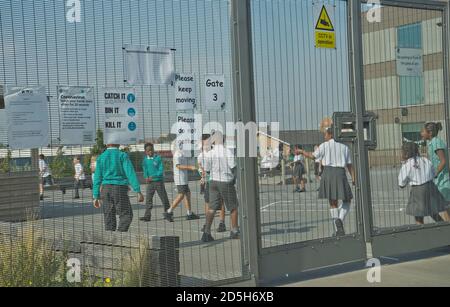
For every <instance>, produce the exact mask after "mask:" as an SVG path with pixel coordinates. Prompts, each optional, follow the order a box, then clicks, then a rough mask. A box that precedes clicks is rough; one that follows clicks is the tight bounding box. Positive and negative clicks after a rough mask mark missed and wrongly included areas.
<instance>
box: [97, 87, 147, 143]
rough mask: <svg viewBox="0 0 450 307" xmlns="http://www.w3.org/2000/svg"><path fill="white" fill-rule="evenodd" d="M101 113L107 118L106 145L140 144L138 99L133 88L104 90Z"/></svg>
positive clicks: (105, 127) (105, 128)
mask: <svg viewBox="0 0 450 307" xmlns="http://www.w3.org/2000/svg"><path fill="white" fill-rule="evenodd" d="M102 93H103V94H102V97H103V103H102V106H101V109H100V112H101V113H103V115H104V118H105V124H104V127H103V128H104V141H105V144H118V145H134V144H136V143H137V142H138V137H139V130H140V127H139V121H138V116H139V114H138V107H137V104H138V98H137V97H136V92H135V90H134V89H132V88H112V89H103V91H102Z"/></svg>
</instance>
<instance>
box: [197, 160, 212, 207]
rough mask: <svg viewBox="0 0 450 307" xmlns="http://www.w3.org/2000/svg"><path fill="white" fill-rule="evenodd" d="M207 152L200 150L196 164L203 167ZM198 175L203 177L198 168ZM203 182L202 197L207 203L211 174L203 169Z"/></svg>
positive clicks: (208, 201) (208, 200)
mask: <svg viewBox="0 0 450 307" xmlns="http://www.w3.org/2000/svg"><path fill="white" fill-rule="evenodd" d="M207 154H208V153H207V152H201V153H200V154H199V156H198V158H197V162H198V165H200V166H201V167H204V165H205V159H206V157H207ZM198 172H199V174H200V176H202V177H203V173H202V170H201V169H200V170H199V171H198ZM205 173H206V174H205V184H204V186H203V187H202V192H203V197H204V200H205V203H207V204H209V203H210V197H209V184H210V182H211V176H210V174H209V173H208V172H206V171H205Z"/></svg>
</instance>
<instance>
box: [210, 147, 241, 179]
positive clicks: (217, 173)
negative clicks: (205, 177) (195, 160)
mask: <svg viewBox="0 0 450 307" xmlns="http://www.w3.org/2000/svg"><path fill="white" fill-rule="evenodd" d="M204 161H205V164H204V165H203V168H204V169H205V171H207V172H209V173H210V178H211V181H216V182H226V183H230V182H233V181H234V174H233V169H234V168H236V160H235V158H234V154H233V152H232V151H231V150H230V149H228V148H225V147H224V146H223V145H216V146H214V148H213V149H212V150H211V151H210V152H208V153H207V154H206V155H205V159H204Z"/></svg>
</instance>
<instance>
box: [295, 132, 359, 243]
mask: <svg viewBox="0 0 450 307" xmlns="http://www.w3.org/2000/svg"><path fill="white" fill-rule="evenodd" d="M324 131H325V132H324V135H325V143H323V144H322V145H320V146H319V148H318V149H317V150H316V151H315V152H314V153H308V152H305V151H303V150H301V151H300V152H301V154H303V155H304V156H305V157H306V158H309V159H312V160H320V161H322V165H323V173H322V176H321V181H320V189H319V198H320V199H327V200H328V201H329V202H330V207H331V209H330V213H331V217H332V219H333V223H334V226H335V229H336V236H338V237H341V236H345V229H344V222H345V219H346V217H347V215H348V214H349V212H350V205H351V202H352V200H353V192H352V189H351V187H350V184H349V182H348V179H347V174H346V169H347V170H348V172H349V173H350V175H351V177H352V182H353V185H355V171H354V169H353V165H352V159H351V155H350V149H349V148H348V146H346V145H344V144H341V143H338V142H336V141H335V140H334V136H333V128H332V127H329V128H325V129H324ZM339 201H342V205H341V206H340V207H339Z"/></svg>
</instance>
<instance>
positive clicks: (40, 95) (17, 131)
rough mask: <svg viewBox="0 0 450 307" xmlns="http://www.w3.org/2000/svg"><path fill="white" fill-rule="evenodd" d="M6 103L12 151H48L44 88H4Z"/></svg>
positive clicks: (46, 101)
mask: <svg viewBox="0 0 450 307" xmlns="http://www.w3.org/2000/svg"><path fill="white" fill-rule="evenodd" d="M5 103H6V113H7V117H8V145H9V147H10V148H11V149H31V148H39V147H47V146H48V145H49V144H50V139H49V125H48V99H47V94H46V89H45V87H11V88H7V94H6V95H5Z"/></svg>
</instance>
